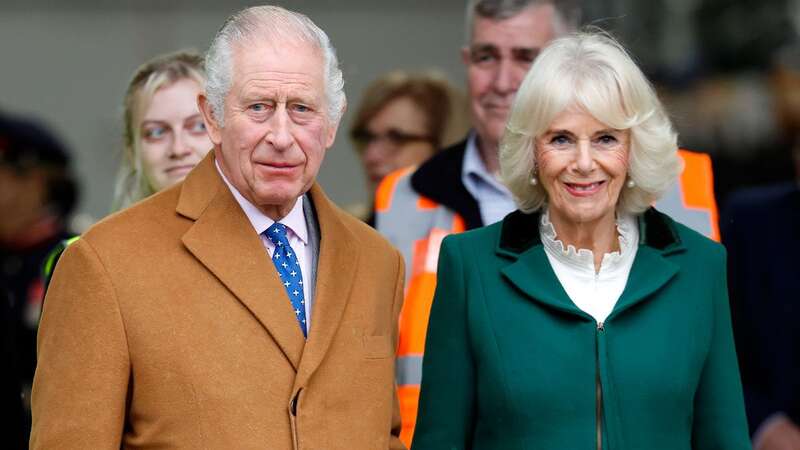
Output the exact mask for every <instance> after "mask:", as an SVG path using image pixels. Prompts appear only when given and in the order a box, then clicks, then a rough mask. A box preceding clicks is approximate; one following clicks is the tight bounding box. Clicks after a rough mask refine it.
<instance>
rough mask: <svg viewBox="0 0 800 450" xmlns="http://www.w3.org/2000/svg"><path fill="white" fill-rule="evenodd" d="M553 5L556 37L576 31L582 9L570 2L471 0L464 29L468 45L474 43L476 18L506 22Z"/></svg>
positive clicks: (550, 0) (565, 0)
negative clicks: (473, 31) (473, 32)
mask: <svg viewBox="0 0 800 450" xmlns="http://www.w3.org/2000/svg"><path fill="white" fill-rule="evenodd" d="M545 5H552V6H553V9H554V10H555V15H554V16H553V29H554V31H555V35H556V36H563V35H565V34H567V33H569V32H572V31H574V30H575V29H576V28H577V26H578V22H579V19H580V8H579V7H578V6H577V4H575V3H574V2H573V1H569V0H469V2H467V16H466V22H465V28H464V39H465V43H466V45H469V44H470V42H471V41H472V27H473V25H474V24H475V16H476V15H477V16H478V17H483V18H484V19H490V20H506V19H509V18H511V17H514V16H516V15H517V14H519V13H520V12H522V11H523V10H525V9H527V8H529V7H532V6H545Z"/></svg>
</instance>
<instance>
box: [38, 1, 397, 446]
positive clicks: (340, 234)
mask: <svg viewBox="0 0 800 450" xmlns="http://www.w3.org/2000/svg"><path fill="white" fill-rule="evenodd" d="M207 69H208V75H209V80H208V85H207V88H206V93H205V94H204V95H201V96H200V99H199V104H200V107H201V110H202V112H203V114H204V117H205V121H206V125H207V127H208V129H209V134H210V137H211V140H212V142H213V143H214V151H213V152H212V153H210V154H209V157H207V158H206V159H205V160H204V161H203V162H202V163H201V164H200V165H198V166H197V167H196V168H195V170H193V171H192V173H190V174H189V176H188V177H187V178H186V180H185V181H184V182H183V183H182V184H180V185H178V186H176V187H174V188H172V189H169V190H167V191H164V192H162V193H160V194H157V195H155V196H153V197H151V198H150V199H148V200H146V201H144V202H142V203H140V204H138V205H136V206H134V207H132V208H130V209H128V210H125V211H123V212H121V213H119V214H117V215H114V216H112V217H110V218H108V219H107V220H105V221H103V222H101V223H100V224H98V225H97V226H95V227H94V228H93V229H91V230H90V231H89V232H87V233H86V234H85V235H84V237H83V238H82V239H80V240H79V241H78V242H77V243H75V244H74V245H72V246H71V247H70V248H69V249H68V250H67V252H66V253H65V254H64V256H63V257H62V260H61V261H60V262H59V265H58V268H57V269H56V272H55V275H54V278H53V281H52V284H51V286H50V290H49V291H48V295H47V299H46V301H45V308H44V317H43V319H42V324H41V329H40V334H39V366H38V369H37V373H36V379H35V381H34V388H33V421H34V424H33V433H32V437H31V444H32V448H34V449H39V448H58V449H70V448H76V449H78V448H80V449H85V448H120V447H122V448H137V449H146V448H187V449H197V448H219V449H222V448H236V449H265V448H268V449H291V448H294V449H369V450H372V449H376V448H384V449H386V448H402V444H401V443H400V441H399V439H398V438H397V434H398V433H399V416H398V415H397V407H396V395H395V389H394V380H393V375H394V358H393V357H394V349H395V343H396V335H397V330H396V323H397V316H398V313H399V309H400V305H401V302H402V289H403V273H404V269H403V261H402V258H401V256H400V255H399V254H398V253H397V251H395V250H393V249H392V248H391V247H390V246H389V245H388V244H387V243H386V242H385V241H384V240H383V239H382V238H380V237H379V236H378V235H377V234H376V233H374V232H372V231H371V230H370V229H369V228H368V227H367V226H366V225H364V224H362V223H360V222H359V221H357V220H356V219H354V218H352V217H350V216H348V215H346V214H345V213H343V212H342V211H341V210H339V209H338V208H336V207H335V206H334V205H333V204H332V203H331V202H330V201H329V200H328V199H327V198H326V197H325V194H324V193H323V191H322V189H321V188H320V187H319V186H318V185H317V184H315V182H314V180H315V177H316V175H317V172H318V170H319V167H320V164H321V163H322V159H323V156H324V154H325V151H326V149H327V148H329V147H330V146H331V144H332V143H333V140H334V137H335V135H336V129H337V125H338V123H339V119H340V117H341V114H342V112H343V110H344V105H345V98H344V93H343V91H342V84H343V83H342V74H341V71H340V70H339V68H338V63H337V60H336V56H335V53H334V50H333V48H332V46H331V44H330V43H329V41H328V37H327V36H326V34H325V33H324V32H323V31H322V30H320V29H319V28H318V27H317V26H316V25H314V24H313V23H312V22H311V21H310V20H309V19H308V18H307V17H305V16H303V15H301V14H297V13H294V12H290V11H286V10H284V9H281V8H277V7H270V6H265V7H255V8H250V9H247V10H244V11H242V12H240V13H238V14H236V15H234V16H233V17H231V18H230V19H229V20H228V21H227V22H226V23H225V25H224V27H223V28H222V29H221V30H220V32H219V33H218V34H217V36H216V38H215V39H214V41H213V43H212V44H211V48H210V49H209V52H208V56H207Z"/></svg>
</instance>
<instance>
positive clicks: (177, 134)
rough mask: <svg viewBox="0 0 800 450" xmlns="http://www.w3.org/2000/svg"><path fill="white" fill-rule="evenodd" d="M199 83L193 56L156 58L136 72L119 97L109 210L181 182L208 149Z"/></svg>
mask: <svg viewBox="0 0 800 450" xmlns="http://www.w3.org/2000/svg"><path fill="white" fill-rule="evenodd" d="M204 82H205V72H204V70H203V58H202V57H201V56H200V55H199V54H197V53H194V52H186V51H181V52H176V53H170V54H166V55H161V56H158V57H156V58H154V59H151V60H150V61H147V62H145V63H144V64H143V65H142V66H140V67H139V69H137V71H136V73H135V74H134V75H133V78H132V80H131V82H130V84H129V85H128V90H127V92H126V94H125V101H124V107H125V119H124V120H125V123H124V126H125V127H124V138H125V147H124V151H123V157H122V164H121V166H120V170H119V174H118V176H117V184H116V189H115V193H114V204H113V209H114V210H119V209H122V208H125V207H127V206H130V205H131V204H133V203H135V202H137V201H139V200H141V199H143V198H145V197H147V196H149V195H151V194H153V193H155V192H158V191H160V190H161V189H164V188H167V187H169V186H172V185H173V184H175V183H177V182H179V181H181V180H183V178H184V177H186V174H188V173H189V171H191V170H192V169H193V168H194V166H195V165H196V164H197V163H198V162H200V160H201V159H202V158H203V156H204V155H205V154H206V153H208V151H209V150H210V149H211V146H212V145H211V141H210V140H209V138H208V134H207V133H206V129H205V125H204V123H203V117H202V115H201V114H200V111H199V109H198V107H197V96H198V94H200V91H201V90H202V88H203V83H204Z"/></svg>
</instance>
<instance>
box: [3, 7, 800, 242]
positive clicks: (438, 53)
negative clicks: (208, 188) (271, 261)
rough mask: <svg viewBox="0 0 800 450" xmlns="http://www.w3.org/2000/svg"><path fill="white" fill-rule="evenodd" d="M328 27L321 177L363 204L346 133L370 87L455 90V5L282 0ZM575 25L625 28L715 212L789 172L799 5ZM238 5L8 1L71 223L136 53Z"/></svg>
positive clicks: (20, 78) (9, 94) (8, 83)
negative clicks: (406, 78)
mask: <svg viewBox="0 0 800 450" xmlns="http://www.w3.org/2000/svg"><path fill="white" fill-rule="evenodd" d="M277 3H279V4H282V5H283V6H286V7H288V8H291V9H295V10H299V11H301V12H303V13H305V14H307V15H309V16H310V17H311V18H312V19H313V20H314V21H315V22H316V23H317V24H319V25H320V26H321V27H322V28H323V29H324V30H326V31H327V32H328V34H329V35H330V37H331V39H332V40H333V43H334V45H335V46H336V47H337V50H338V53H339V57H340V60H341V62H342V66H343V70H344V74H345V81H346V92H347V96H348V103H349V104H350V110H349V111H348V114H346V115H345V117H344V120H343V123H342V125H341V127H340V132H339V136H338V137H337V140H336V144H335V146H334V147H333V148H332V149H331V151H330V152H329V154H328V156H327V159H326V162H325V164H324V166H323V169H322V172H321V175H320V181H321V182H322V184H323V186H324V187H325V188H326V190H327V191H328V193H329V195H330V196H331V197H332V198H333V199H334V200H335V201H336V202H338V203H340V204H343V205H350V204H354V203H359V202H364V201H366V200H367V199H368V198H369V196H370V194H369V193H368V192H366V182H365V180H364V178H363V174H362V171H361V170H360V167H359V164H358V159H357V156H356V154H355V153H354V152H353V149H352V148H351V144H350V142H349V140H348V138H347V130H348V129H349V125H350V121H351V120H352V114H353V109H354V107H355V105H357V104H359V102H360V100H361V98H360V94H361V92H362V91H363V90H364V88H365V87H366V86H367V85H368V84H369V82H370V81H372V80H373V79H375V78H377V77H378V76H379V75H381V74H383V73H385V72H387V71H389V70H392V69H408V70H427V69H438V70H439V71H441V72H442V73H443V74H445V76H447V77H448V78H449V79H450V80H451V81H452V82H453V83H454V84H455V85H456V86H459V87H463V86H464V76H463V70H462V67H461V62H460V59H459V53H458V49H459V47H460V45H461V43H462V41H463V35H464V33H463V22H464V18H463V15H464V12H463V10H464V5H465V3H464V2H463V1H459V0H436V1H431V0H427V1H426V0H406V1H403V2H390V1H374V0H337V1H324V0H295V1H291V2H277ZM577 3H578V4H580V5H581V6H582V8H583V14H582V23H583V24H592V25H596V26H599V27H602V28H604V29H606V30H609V31H611V32H612V33H614V34H615V35H616V36H618V37H619V38H620V39H621V40H622V41H623V42H624V43H625V44H626V45H627V46H628V48H629V49H630V50H631V52H632V53H633V54H634V56H635V58H636V59H637V60H638V61H639V62H640V63H641V64H642V66H643V67H644V68H645V70H646V72H647V73H648V75H649V76H650V77H651V79H652V80H653V81H654V82H655V83H656V84H657V86H658V88H659V90H660V91H661V93H662V96H663V98H664V100H665V102H666V104H667V105H668V108H669V110H670V113H671V115H672V117H673V119H674V121H675V123H676V125H677V126H678V128H679V131H680V135H681V138H680V141H681V145H683V146H685V147H687V148H691V149H694V150H698V151H703V152H707V153H709V154H711V155H712V158H713V160H714V169H715V170H714V172H715V178H716V180H715V182H716V189H717V197H718V202H719V203H720V205H722V204H723V203H724V200H725V197H726V196H727V195H728V194H729V193H730V192H731V191H732V190H734V189H736V188H739V187H744V186H748V185H754V184H763V183H767V182H771V181H778V180H783V179H790V178H792V176H793V165H792V158H791V151H792V148H794V141H795V139H794V135H795V134H796V133H795V130H796V128H797V124H798V123H800V120H798V117H800V115H799V114H798V110H800V107H798V104H800V53H798V50H797V47H796V44H797V35H798V26H800V0H766V1H761V2H752V1H743V0H650V1H646V2H642V1H634V0H591V1H589V0H584V1H578V2H577ZM245 6H247V4H246V3H245V2H239V1H233V0H229V1H225V2H221V1H212V0H192V1H183V0H173V1H170V2H164V1H151V0H140V1H116V2H105V1H99V0H66V1H46V0H26V1H16V0H4V1H3V2H0V56H1V57H2V70H0V86H1V87H0V110H4V111H7V112H9V113H15V114H24V115H28V116H34V117H38V118H40V119H42V120H43V121H44V123H45V124H47V125H48V126H49V127H50V128H51V129H53V130H54V131H55V133H56V134H57V135H58V136H59V137H60V138H61V139H62V140H63V141H64V142H65V143H66V144H67V146H68V147H69V148H70V149H71V150H72V153H73V159H74V161H73V162H74V164H75V167H76V169H77V173H78V177H79V180H80V184H81V187H82V189H81V198H80V202H79V204H78V207H77V212H78V214H77V215H76V219H75V221H76V222H77V223H75V224H74V225H75V226H74V227H73V228H75V229H78V230H80V229H82V228H84V227H85V226H86V225H87V224H89V223H91V222H92V221H93V220H96V219H99V218H101V217H103V216H104V215H105V214H107V212H108V211H109V208H110V205H111V200H112V186H113V180H114V176H115V174H116V169H117V167H118V164H119V159H120V156H121V148H122V137H121V136H122V120H121V115H122V113H121V111H122V107H121V102H122V97H123V94H124V89H125V86H126V84H127V82H128V81H129V77H130V76H131V74H132V73H133V71H134V70H135V69H136V67H137V66H138V65H139V64H140V63H141V62H142V61H144V60H146V59H148V58H151V57H153V56H154V55H157V54H159V53H163V52H167V51H172V50H176V49H180V48H194V49H197V50H200V51H204V50H205V49H206V47H207V46H208V44H209V42H210V40H211V38H212V37H213V35H214V33H215V32H216V30H217V28H218V27H219V26H220V25H221V24H222V22H223V21H224V20H225V18H226V17H227V16H228V15H229V14H231V13H232V12H234V11H236V10H238V9H240V8H243V7H245Z"/></svg>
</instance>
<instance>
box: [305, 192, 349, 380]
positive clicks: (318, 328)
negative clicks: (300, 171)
mask: <svg viewBox="0 0 800 450" xmlns="http://www.w3.org/2000/svg"><path fill="white" fill-rule="evenodd" d="M309 193H310V196H311V200H312V201H313V202H314V207H315V209H316V212H317V221H318V222H319V230H320V249H319V260H318V263H317V284H316V288H315V290H314V301H313V311H312V313H311V330H310V332H309V335H308V342H306V346H305V350H304V353H303V358H302V360H301V362H300V369H299V372H298V374H297V380H296V381H295V384H296V385H299V386H302V385H304V384H305V383H306V382H307V381H308V379H309V378H310V377H311V375H312V374H313V373H314V371H315V370H316V369H317V367H319V365H320V363H321V362H322V360H323V358H324V357H325V354H326V353H327V351H328V348H329V347H330V345H331V341H332V340H333V337H334V335H335V334H336V330H337V329H338V328H339V323H340V322H341V319H342V315H343V314H344V310H345V307H346V306H347V299H348V298H349V297H350V295H351V290H352V286H353V284H354V282H355V275H356V267H358V256H359V252H358V248H357V245H356V242H357V241H356V239H357V237H356V236H355V235H354V234H353V233H352V231H350V229H349V228H347V227H346V226H345V224H344V223H342V221H341V218H340V215H341V214H342V213H341V212H339V211H337V210H336V208H335V207H334V206H333V204H332V203H331V202H330V200H328V198H327V197H326V196H325V194H324V193H323V192H322V189H321V188H320V187H319V186H318V185H316V184H315V185H314V186H312V188H311V191H310V192H309ZM295 328H297V327H296V326H295Z"/></svg>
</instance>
